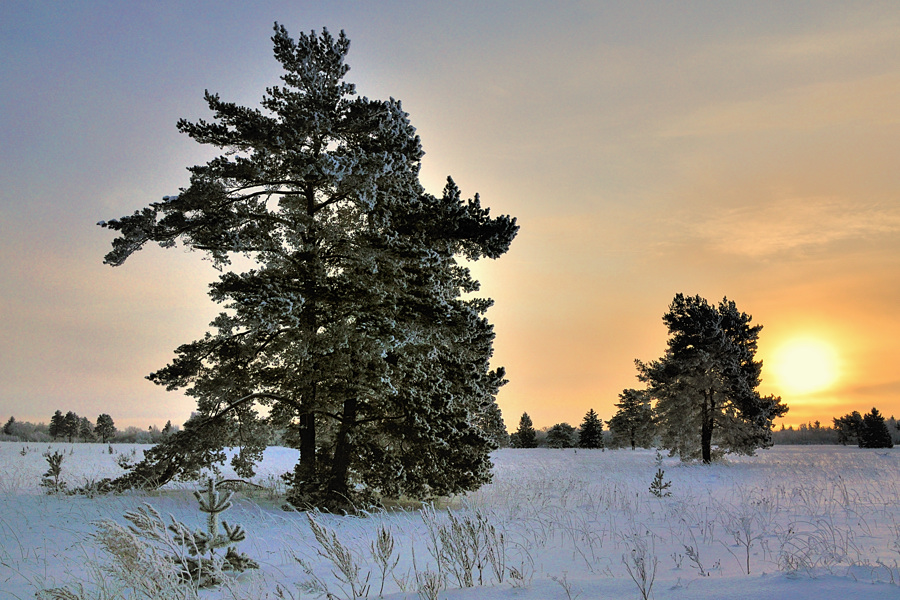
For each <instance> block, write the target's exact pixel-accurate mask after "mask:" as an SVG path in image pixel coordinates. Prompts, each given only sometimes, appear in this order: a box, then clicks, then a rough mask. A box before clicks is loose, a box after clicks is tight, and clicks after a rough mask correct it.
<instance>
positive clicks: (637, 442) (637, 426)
mask: <svg viewBox="0 0 900 600" xmlns="http://www.w3.org/2000/svg"><path fill="white" fill-rule="evenodd" d="M616 406H617V407H618V409H619V410H618V411H617V412H616V414H615V415H613V418H612V419H610V420H609V423H608V425H609V430H610V431H611V432H612V434H613V444H615V445H616V446H617V447H623V446H631V449H632V450H634V449H635V448H636V447H638V446H640V447H641V448H649V447H650V446H651V445H652V444H653V434H654V427H653V410H652V409H651V408H650V399H649V398H648V397H647V393H646V392H645V391H643V390H633V389H629V390H623V391H622V393H621V394H619V402H618V403H617V404H616Z"/></svg>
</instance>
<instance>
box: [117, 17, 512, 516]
mask: <svg viewBox="0 0 900 600" xmlns="http://www.w3.org/2000/svg"><path fill="white" fill-rule="evenodd" d="M272 40H273V42H274V47H275V57H276V59H277V60H278V61H279V62H280V63H281V65H282V67H283V68H284V74H283V75H282V80H283V83H284V85H283V86H277V87H272V88H269V89H267V90H266V94H265V96H264V98H263V101H262V109H256V108H247V107H243V106H238V105H236V104H233V103H229V102H225V101H223V100H221V99H220V98H219V96H217V95H214V94H210V93H207V95H206V102H207V104H208V105H209V108H210V109H211V110H212V112H213V113H214V120H213V122H211V123H210V122H206V121H203V120H201V121H197V122H188V121H185V120H182V121H180V122H179V123H178V128H179V129H180V130H181V131H182V132H184V133H186V134H187V135H189V136H190V137H191V138H193V139H194V140H196V141H198V142H199V143H201V144H206V145H210V146H213V147H215V148H218V149H220V150H222V151H224V153H223V154H222V155H220V156H219V157H217V158H215V159H213V160H211V161H209V162H208V163H207V164H205V165H201V166H195V167H192V168H191V169H190V172H191V180H190V186H189V187H187V188H186V189H183V190H181V192H180V193H179V194H177V195H175V196H168V197H165V198H163V200H162V201H161V202H157V203H153V204H151V205H150V206H149V207H147V208H144V209H143V210H141V211H139V212H136V213H135V214H134V215H132V216H130V217H125V218H123V219H120V220H117V221H110V222H109V223H102V225H105V226H106V227H109V228H111V229H113V230H115V231H118V232H119V234H120V236H119V237H118V238H116V239H115V240H114V242H113V250H112V252H110V253H109V254H108V255H107V256H106V262H107V263H108V264H111V265H120V264H122V263H123V262H124V261H125V260H126V259H127V258H128V257H129V256H130V255H131V254H132V253H134V252H135V251H137V250H140V249H141V248H142V247H143V246H144V245H145V244H146V243H148V242H156V243H158V244H159V245H161V246H163V247H171V246H174V245H175V244H176V242H178V241H180V242H182V243H183V244H184V245H185V246H187V247H188V248H191V249H194V250H201V251H203V252H205V253H207V255H208V256H209V258H210V259H211V260H212V261H213V263H214V264H215V265H216V266H217V267H219V268H221V269H223V270H224V272H223V274H222V275H221V276H220V278H219V280H218V281H217V282H215V283H213V284H212V285H211V292H210V295H211V297H212V298H213V300H215V301H216V302H218V303H220V304H222V305H223V306H224V308H225V310H224V311H223V312H222V313H221V314H220V315H219V317H218V318H217V319H216V320H215V321H213V323H212V327H213V331H212V332H211V333H209V334H208V335H207V336H206V337H204V338H203V339H201V340H198V341H195V342H191V343H189V344H185V345H183V346H181V347H180V348H178V349H177V351H176V354H177V356H176V358H175V359H174V361H173V362H172V363H171V364H170V365H168V366H167V367H165V368H164V369H161V370H160V371H157V372H155V373H153V374H151V375H150V377H149V378H150V379H151V380H152V381H154V382H156V383H159V384H161V385H164V386H166V387H167V388H168V389H177V388H184V389H186V390H187V393H188V394H190V395H191V396H193V397H194V398H196V400H197V403H198V417H197V418H195V419H193V420H191V421H189V422H188V423H185V427H184V429H182V430H181V431H179V432H177V433H174V434H173V435H172V436H171V437H169V438H168V439H167V441H165V442H164V443H163V444H160V445H159V446H157V447H156V448H154V449H153V451H151V452H149V453H148V456H147V461H145V463H144V464H142V465H140V468H139V469H138V472H136V474H135V479H134V480H133V481H136V479H137V478H138V477H143V478H149V479H150V480H151V481H152V482H153V483H156V484H158V483H162V482H164V481H165V480H167V479H170V478H172V477H174V476H177V475H179V474H183V473H186V472H191V471H194V470H196V469H197V468H199V467H202V466H204V465H205V464H208V463H209V462H211V461H214V460H219V459H221V458H222V456H223V454H222V448H223V446H225V445H241V452H240V453H239V454H238V455H237V456H236V457H235V459H236V460H235V463H234V464H235V466H236V467H237V468H239V469H240V471H239V472H242V473H248V472H251V471H252V465H253V463H254V461H255V460H257V459H258V458H259V456H260V455H261V452H262V449H263V448H264V445H265V439H266V437H267V436H266V435H265V431H266V430H268V429H271V428H273V427H274V428H279V429H286V430H287V431H288V435H287V439H288V440H289V441H290V442H291V443H292V444H293V445H294V446H296V448H298V449H299V450H300V459H299V462H298V464H297V465H296V468H295V469H294V471H293V473H291V474H290V476H289V481H290V483H291V495H290V500H291V501H292V502H294V503H295V504H297V505H308V504H313V505H317V506H325V507H342V506H346V505H347V504H348V503H350V502H353V501H354V500H358V499H359V498H357V496H358V495H359V493H360V492H368V493H372V494H378V495H384V496H396V495H400V494H404V495H408V496H414V497H423V498H427V497H430V496H432V495H439V494H448V493H454V492H460V491H464V490H470V489H473V488H475V487H478V486H479V485H481V484H482V483H484V482H486V481H488V480H489V477H490V471H489V467H490V462H489V458H488V452H489V451H490V450H491V449H492V448H493V447H494V443H493V442H492V440H491V435H492V434H491V433H486V432H485V431H483V430H482V429H481V428H480V427H479V425H478V424H479V423H482V422H488V423H492V422H493V421H495V420H496V416H497V415H496V414H492V413H493V412H494V408H495V407H494V398H495V395H496V393H497V391H498V389H499V387H500V386H501V385H502V384H503V383H504V379H503V375H504V373H503V370H502V369H496V370H491V369H490V367H489V360H490V357H491V354H492V344H493V336H494V334H493V328H492V326H491V325H490V324H489V323H488V321H487V320H486V319H485V317H484V312H485V311H486V310H487V308H488V307H489V306H490V304H491V303H490V301H489V300H486V299H481V298H472V297H470V294H471V292H475V291H477V290H478V282H477V281H475V280H474V279H473V278H472V277H471V275H470V273H469V270H468V269H467V268H466V267H465V266H464V265H463V264H461V263H460V262H458V260H457V258H458V257H459V256H464V257H465V258H467V259H469V260H476V259H478V258H481V257H489V258H496V257H498V256H500V255H501V254H503V253H504V252H506V250H507V249H508V247H509V244H510V243H511V241H512V239H513V237H514V236H515V234H516V231H517V229H518V227H517V226H516V224H515V219H512V218H510V217H506V216H501V217H496V218H491V217H490V216H489V213H488V209H486V208H482V207H481V205H480V202H479V199H478V196H477V195H476V196H475V198H474V199H471V200H468V201H464V200H463V199H462V197H461V195H460V192H459V189H458V188H457V187H456V185H455V184H454V183H453V182H452V181H451V180H449V179H448V184H447V186H446V188H445V189H444V193H443V195H442V196H441V197H435V196H432V195H429V194H426V193H425V192H424V191H423V189H422V187H421V185H420V183H419V179H418V174H419V166H420V159H421V157H422V155H423V152H422V148H421V145H420V141H419V138H418V136H417V135H416V133H415V129H414V128H413V127H412V125H411V124H410V122H409V119H408V115H407V114H406V113H405V112H403V110H402V108H401V106H400V103H399V102H398V101H396V100H393V99H391V100H388V101H378V100H370V99H368V98H365V97H358V96H357V95H356V91H355V87H354V85H353V84H351V83H348V82H345V81H344V76H345V75H346V73H347V71H348V69H349V67H348V66H347V65H346V64H345V62H344V59H345V56H346V54H347V51H348V49H349V40H348V39H347V38H346V36H345V35H344V34H343V32H342V33H341V34H340V36H338V37H337V38H334V37H333V36H331V35H330V34H329V33H328V32H327V31H323V32H322V33H321V34H316V33H315V32H312V33H310V34H308V35H305V34H301V35H300V36H299V37H298V38H297V39H296V40H293V39H291V38H290V37H289V36H288V33H287V31H286V30H285V29H284V28H283V27H281V26H279V25H277V24H276V26H275V35H274V37H273V38H272ZM235 256H243V257H244V258H246V259H249V260H251V261H252V262H253V263H254V266H253V268H250V269H248V270H246V271H244V272H240V273H238V272H233V271H230V270H229V268H230V267H231V259H232V257H235ZM464 295H466V296H467V299H464V298H463V296H464ZM258 405H261V406H262V407H263V408H264V409H265V411H267V413H266V416H265V417H262V416H260V413H259V412H258V411H257V410H256V407H257V406H258Z"/></svg>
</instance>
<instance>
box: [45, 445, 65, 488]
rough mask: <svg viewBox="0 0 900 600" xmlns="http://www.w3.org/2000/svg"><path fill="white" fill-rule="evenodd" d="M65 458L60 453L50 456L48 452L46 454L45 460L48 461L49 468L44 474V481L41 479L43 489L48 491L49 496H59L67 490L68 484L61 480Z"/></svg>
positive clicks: (55, 452) (56, 452)
mask: <svg viewBox="0 0 900 600" xmlns="http://www.w3.org/2000/svg"><path fill="white" fill-rule="evenodd" d="M63 456H64V455H63V454H62V453H61V452H59V451H54V452H53V454H50V451H49V450H48V451H47V452H45V453H44V458H46V459H47V464H48V465H49V468H48V469H47V472H46V473H44V475H43V479H41V487H43V488H44V489H45V490H47V493H48V494H58V493H60V492H64V491H65V490H66V482H64V481H61V480H60V477H61V476H62V462H63Z"/></svg>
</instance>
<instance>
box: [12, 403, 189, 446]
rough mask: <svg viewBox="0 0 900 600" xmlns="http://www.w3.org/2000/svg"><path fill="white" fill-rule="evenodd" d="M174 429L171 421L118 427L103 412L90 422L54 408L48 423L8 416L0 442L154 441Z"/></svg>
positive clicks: (152, 442)
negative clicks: (162, 424) (144, 425)
mask: <svg viewBox="0 0 900 600" xmlns="http://www.w3.org/2000/svg"><path fill="white" fill-rule="evenodd" d="M177 430H178V426H177V425H172V422H171V421H168V422H167V423H166V425H165V426H164V427H163V428H162V429H160V428H159V427H157V426H156V425H151V426H149V427H148V428H147V429H142V428H140V427H134V426H131V427H126V428H125V429H121V430H120V429H117V428H116V426H115V422H114V421H113V419H112V417H110V416H109V415H107V414H101V415H99V416H98V417H97V419H96V420H95V421H91V420H90V419H88V418H87V417H81V416H79V415H78V414H77V413H75V412H74V411H69V412H67V413H65V414H63V413H62V411H59V410H58V411H56V412H55V413H54V414H53V416H52V417H51V418H50V423H30V422H28V421H18V420H16V418H15V417H9V419H8V420H7V421H6V424H5V425H3V429H2V430H0V441H2V442H70V443H89V442H101V443H112V444H157V443H159V442H160V441H162V440H164V439H165V438H166V436H168V435H169V434H171V433H172V432H175V431H177Z"/></svg>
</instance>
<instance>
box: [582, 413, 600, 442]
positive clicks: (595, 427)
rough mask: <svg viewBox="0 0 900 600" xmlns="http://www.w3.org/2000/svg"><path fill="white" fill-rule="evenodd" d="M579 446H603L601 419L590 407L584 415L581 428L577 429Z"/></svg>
mask: <svg viewBox="0 0 900 600" xmlns="http://www.w3.org/2000/svg"><path fill="white" fill-rule="evenodd" d="M578 447H579V448H603V421H602V420H600V417H598V416H597V413H596V412H594V409H593V408H592V409H590V410H589V411H588V412H587V414H586V415H584V421H582V422H581V429H580V430H579V431H578Z"/></svg>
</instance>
